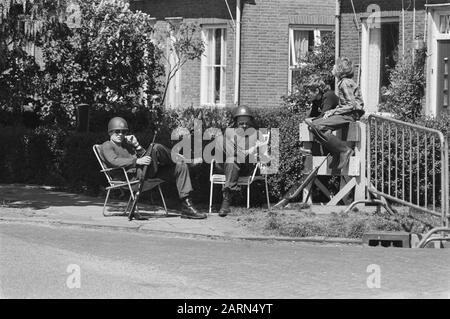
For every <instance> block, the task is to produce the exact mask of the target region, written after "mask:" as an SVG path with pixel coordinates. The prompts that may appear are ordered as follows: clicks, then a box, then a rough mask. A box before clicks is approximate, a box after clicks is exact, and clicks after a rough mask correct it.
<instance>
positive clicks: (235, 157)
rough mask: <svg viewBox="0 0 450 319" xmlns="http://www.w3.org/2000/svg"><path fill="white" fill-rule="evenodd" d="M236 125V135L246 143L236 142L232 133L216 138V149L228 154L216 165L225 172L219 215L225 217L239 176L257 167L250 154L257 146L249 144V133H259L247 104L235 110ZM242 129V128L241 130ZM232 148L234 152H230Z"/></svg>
mask: <svg viewBox="0 0 450 319" xmlns="http://www.w3.org/2000/svg"><path fill="white" fill-rule="evenodd" d="M233 119H234V125H233V128H236V129H238V130H236V135H237V137H238V139H239V138H243V141H244V143H242V144H240V143H236V141H235V140H232V137H231V136H230V135H227V134H225V138H224V136H223V135H219V136H217V138H216V145H217V148H216V151H218V152H222V153H224V154H226V160H225V163H223V164H222V163H219V164H217V165H216V166H217V167H218V168H219V169H220V170H222V171H223V173H224V174H225V184H224V185H223V187H222V204H221V206H220V210H219V216H221V217H225V216H227V215H228V214H229V213H230V203H231V200H232V195H233V192H234V191H236V190H238V189H239V187H238V184H237V182H238V179H239V176H244V175H249V174H250V173H251V172H252V171H253V170H254V168H255V164H254V163H252V162H251V161H250V160H249V156H252V155H254V153H255V151H256V150H257V148H256V147H255V146H250V145H249V140H251V138H250V136H249V135H247V134H249V133H250V134H257V132H256V130H251V131H247V132H246V134H244V132H245V131H246V130H248V129H252V128H253V129H254V128H255V127H254V117H253V114H252V112H251V111H250V109H249V108H248V107H247V106H238V107H236V108H235V109H234V111H233ZM239 129H240V130H239ZM230 150H232V152H230Z"/></svg>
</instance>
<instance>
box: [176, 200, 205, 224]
mask: <svg viewBox="0 0 450 319" xmlns="http://www.w3.org/2000/svg"><path fill="white" fill-rule="evenodd" d="M181 218H188V219H204V218H206V214H203V213H199V212H198V211H197V210H196V209H195V207H194V204H193V203H192V200H191V199H190V198H189V197H186V198H185V199H184V200H183V202H182V204H181Z"/></svg>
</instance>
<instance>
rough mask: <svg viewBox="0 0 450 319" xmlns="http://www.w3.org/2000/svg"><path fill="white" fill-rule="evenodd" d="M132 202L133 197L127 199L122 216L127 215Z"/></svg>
mask: <svg viewBox="0 0 450 319" xmlns="http://www.w3.org/2000/svg"><path fill="white" fill-rule="evenodd" d="M132 200H133V195H130V198H129V199H128V204H127V207H126V208H125V211H124V212H123V213H124V215H127V213H128V210H129V209H131V203H132Z"/></svg>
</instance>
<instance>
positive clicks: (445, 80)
mask: <svg viewBox="0 0 450 319" xmlns="http://www.w3.org/2000/svg"><path fill="white" fill-rule="evenodd" d="M437 57H438V65H437V92H436V94H437V96H436V101H437V114H439V113H441V112H442V111H447V110H448V109H449V103H450V89H449V80H450V79H449V71H450V70H449V63H450V40H441V41H438V56H437Z"/></svg>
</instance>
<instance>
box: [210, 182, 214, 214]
mask: <svg viewBox="0 0 450 319" xmlns="http://www.w3.org/2000/svg"><path fill="white" fill-rule="evenodd" d="M213 189H214V184H213V182H211V187H210V190H209V214H211V208H212V198H213Z"/></svg>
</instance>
